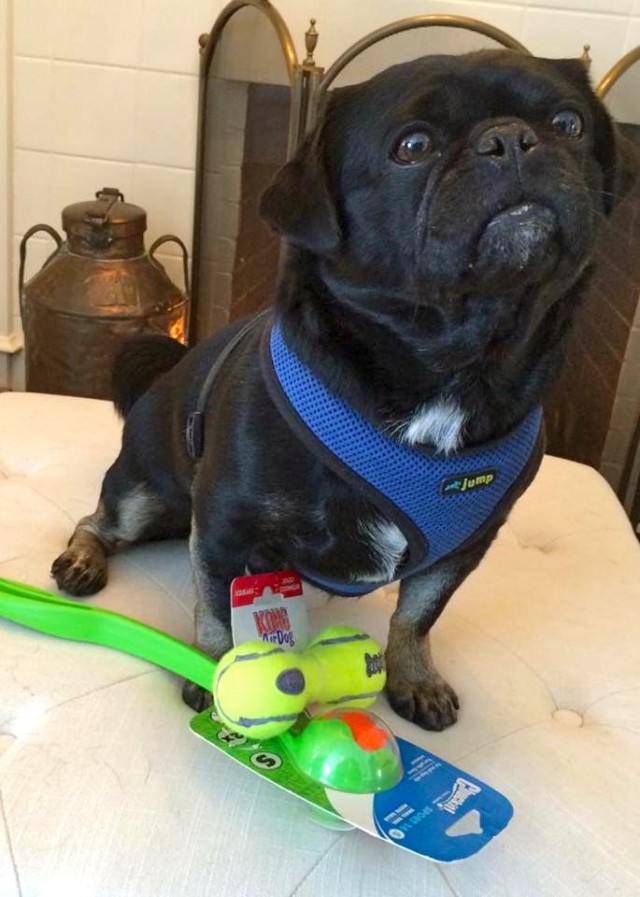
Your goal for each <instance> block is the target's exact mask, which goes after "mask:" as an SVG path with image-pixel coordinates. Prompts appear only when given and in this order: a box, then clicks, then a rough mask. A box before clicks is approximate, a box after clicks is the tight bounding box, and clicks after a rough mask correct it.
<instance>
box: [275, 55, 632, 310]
mask: <svg viewBox="0 0 640 897" xmlns="http://www.w3.org/2000/svg"><path fill="white" fill-rule="evenodd" d="M615 156H616V148H615V137H614V130H613V127H612V124H611V121H610V119H609V116H608V115H607V113H606V111H605V109H604V107H603V106H602V104H601V103H600V101H599V100H598V99H597V98H596V97H595V95H594V93H593V91H592V90H591V87H590V85H589V81H588V78H587V75H586V72H585V68H584V66H583V64H582V63H581V62H580V61H579V60H550V59H537V58H534V57H529V56H526V55H523V54H519V53H516V52H513V51H508V50H504V51H484V52H479V53H473V54H469V55H464V56H431V57H426V58H424V59H419V60H416V61H414V62H409V63H406V64H403V65H398V66H395V67H393V68H391V69H387V70H386V71H384V72H382V73H381V74H380V75H378V76H376V77H374V78H373V79H371V80H370V81H367V82H365V83H362V84H359V85H356V86H353V87H347V88H343V89H340V90H335V91H334V92H333V94H332V95H331V97H330V98H329V101H328V103H327V106H326V109H325V112H324V115H323V117H322V121H321V122H320V124H319V125H318V127H317V129H316V130H315V131H314V132H313V133H312V134H311V135H310V136H309V137H308V138H307V139H306V141H305V142H304V144H303V145H302V146H301V147H300V149H299V151H298V152H297V154H296V156H295V157H294V158H293V159H292V160H291V161H290V162H289V163H288V164H287V165H286V166H285V167H284V168H283V169H282V170H281V171H280V173H279V174H278V175H277V176H276V179H275V181H274V183H273V184H272V186H271V187H270V188H269V189H268V190H267V191H266V193H265V194H264V196H263V198H262V203H261V212H262V214H263V216H264V217H265V218H266V220H267V221H268V222H269V223H270V224H271V225H272V226H273V227H274V228H275V229H276V230H278V231H279V232H280V233H281V234H283V236H284V237H285V238H286V239H287V241H288V242H289V243H290V244H291V245H293V246H294V247H298V248H299V249H300V250H301V251H303V252H305V253H310V254H311V255H312V256H314V257H316V258H317V259H318V260H319V262H320V267H321V268H322V270H323V271H325V272H327V276H329V277H330V278H331V280H332V283H335V282H336V281H338V282H339V281H342V282H347V281H349V282H352V283H358V284H359V285H361V286H362V285H365V286H366V285H368V284H373V283H375V284H377V285H379V286H380V287H381V288H386V289H388V290H389V291H390V292H393V294H394V295H396V296H399V295H404V296H406V299H407V300H409V301H410V302H411V303H413V304H414V305H415V304H416V303H417V304H425V305H430V304H434V302H435V303H436V304H437V303H438V302H446V301H449V302H451V301H455V299H456V297H468V296H487V295H496V294H500V293H518V294H519V295H522V294H523V293H524V292H525V291H527V290H528V291H531V290H532V289H537V288H539V287H540V286H542V285H545V284H547V283H549V282H551V281H556V282H557V281H559V280H562V282H563V283H564V285H565V287H566V285H567V283H570V282H571V280H572V278H574V279H577V278H578V276H579V275H580V273H581V272H582V270H583V269H584V268H585V266H586V263H587V261H588V258H589V254H590V251H591V248H592V245H593V241H594V237H595V233H596V228H597V223H598V220H599V219H600V217H601V216H602V215H603V214H606V213H608V212H609V211H610V209H611V205H612V198H613V196H614V193H615V185H614V176H615Z"/></svg>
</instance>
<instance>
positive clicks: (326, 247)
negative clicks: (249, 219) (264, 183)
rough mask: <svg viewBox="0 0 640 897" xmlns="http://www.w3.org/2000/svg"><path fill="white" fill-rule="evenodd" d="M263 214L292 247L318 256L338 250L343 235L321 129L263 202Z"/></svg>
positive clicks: (302, 145) (288, 164) (308, 139)
mask: <svg viewBox="0 0 640 897" xmlns="http://www.w3.org/2000/svg"><path fill="white" fill-rule="evenodd" d="M260 214H261V216H262V217H263V218H264V220H265V221H266V222H267V223H268V224H270V225H271V227H272V228H273V229H274V230H276V231H278V233H280V234H282V236H283V237H285V238H286V239H287V240H288V241H289V243H292V244H293V245H294V246H299V247H301V248H303V249H309V250H311V251H312V252H314V253H316V254H318V255H331V254H332V253H333V252H335V250H336V249H337V248H338V247H339V245H340V241H341V237H342V234H341V231H340V226H339V224H338V216H337V211H336V205H335V200H334V195H333V189H332V187H331V184H330V183H329V174H328V171H327V162H326V158H325V147H324V139H323V134H322V131H321V129H318V130H316V131H315V132H313V133H312V134H311V135H309V136H308V137H307V138H306V139H305V140H304V141H303V143H302V144H301V146H300V147H299V148H298V150H297V151H296V154H295V156H294V157H293V158H292V159H291V160H290V161H289V162H287V163H286V165H285V166H284V167H283V168H281V169H280V171H279V172H278V173H277V174H276V176H275V178H274V180H273V183H272V184H271V186H270V187H268V188H267V189H266V190H265V192H264V193H263V194H262V197H261V198H260Z"/></svg>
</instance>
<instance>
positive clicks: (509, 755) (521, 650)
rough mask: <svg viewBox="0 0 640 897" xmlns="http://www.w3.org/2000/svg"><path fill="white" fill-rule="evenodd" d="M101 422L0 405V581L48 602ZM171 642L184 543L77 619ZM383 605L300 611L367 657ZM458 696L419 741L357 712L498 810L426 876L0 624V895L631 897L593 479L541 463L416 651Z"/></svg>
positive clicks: (638, 823) (637, 617)
mask: <svg viewBox="0 0 640 897" xmlns="http://www.w3.org/2000/svg"><path fill="white" fill-rule="evenodd" d="M119 430H120V427H119V423H118V421H117V419H116V417H115V415H114V413H113V411H112V409H111V407H110V406H109V405H108V404H106V403H103V402H98V401H92V400H87V399H72V398H62V397H55V396H39V395H29V394H17V393H15V394H14V393H6V394H3V395H0V576H4V577H10V578H13V579H18V580H22V581H25V582H28V583H31V584H33V585H37V586H41V587H44V588H51V587H52V583H51V580H50V579H49V575H48V570H49V567H50V564H51V561H52V559H53V558H54V557H55V555H56V554H57V553H59V552H60V551H61V549H62V548H63V546H64V545H65V542H66V540H67V538H68V536H69V534H70V531H71V529H72V526H73V523H74V521H75V520H76V519H77V518H78V517H80V516H81V515H83V514H85V513H87V512H89V511H91V510H93V508H94V506H95V503H96V499H97V495H98V490H99V486H100V481H101V477H102V474H103V473H104V471H105V469H106V468H107V466H108V465H109V463H110V462H111V460H112V459H113V458H114V457H115V455H116V453H117V445H118V438H119ZM93 600H94V601H95V603H96V604H99V605H101V606H103V607H108V608H111V609H114V610H117V611H120V612H123V613H126V614H128V615H130V616H134V617H137V618H139V619H142V620H144V621H145V622H150V623H153V624H154V625H155V626H157V627H159V628H161V629H165V630H167V631H169V632H171V633H173V634H175V635H177V636H178V637H180V638H184V639H189V638H190V635H191V614H192V607H193V600H194V593H193V586H192V583H191V578H190V572H189V564H188V558H187V550H186V545H185V544H183V543H165V544H156V545H152V546H143V547H138V548H135V549H132V550H130V551H128V552H125V553H122V554H121V555H119V556H117V557H116V558H114V560H113V562H112V565H111V578H110V581H109V584H108V586H107V588H106V589H105V590H104V591H103V592H102V593H101V594H99V595H98V596H96V598H95V599H93ZM393 603H394V594H393V589H389V590H387V591H386V592H378V593H376V594H374V595H372V596H370V597H367V598H365V599H362V600H360V601H358V602H352V601H350V602H345V603H344V604H341V603H338V602H332V603H331V605H330V606H328V605H326V604H325V603H324V602H320V601H318V600H317V601H315V602H314V604H315V610H314V616H315V619H316V621H317V623H318V625H320V623H322V622H325V621H326V620H330V619H331V620H333V621H334V622H357V623H358V624H359V625H362V626H363V627H365V628H367V629H369V630H370V631H371V632H372V634H373V635H375V636H377V637H378V638H380V639H381V640H384V639H385V637H386V630H387V625H388V618H389V614H390V612H391V610H392V608H393ZM434 652H435V655H436V660H437V661H438V663H439V666H440V668H441V670H442V672H443V673H444V674H445V676H447V677H448V679H449V681H450V682H451V683H452V685H453V686H454V687H455V688H456V690H457V691H458V693H459V695H460V698H461V702H462V710H461V714H460V719H459V721H458V723H457V724H456V725H455V726H453V727H452V728H451V729H448V730H447V731H446V732H443V733H441V734H429V733H425V732H422V731H421V730H419V729H417V728H416V727H414V726H411V725H409V724H408V723H406V722H405V721H403V720H400V719H398V718H397V717H395V716H394V714H393V713H392V712H391V711H390V710H389V709H388V707H387V706H386V705H385V703H384V702H383V701H381V702H380V704H379V707H378V708H377V709H379V710H380V712H381V713H382V715H383V716H385V717H386V719H387V720H388V721H390V722H391V725H392V727H393V728H394V730H395V731H396V732H397V733H398V734H401V735H404V736H405V737H408V738H410V739H411V740H414V741H416V742H419V743H421V744H423V745H424V746H425V747H427V748H428V749H429V750H432V751H433V752H434V753H438V754H440V755H441V756H443V757H445V758H447V759H449V760H451V761H452V762H454V763H457V764H459V765H461V766H462V767H463V768H466V769H467V770H468V771H469V772H471V773H473V774H475V775H477V776H479V777H480V778H482V779H484V780H485V781H487V782H489V783H491V784H492V785H494V786H495V787H497V788H498V789H499V790H501V791H502V792H503V793H504V794H505V795H507V797H509V799H510V800H511V801H512V803H513V804H514V806H515V817H514V819H513V821H512V823H511V825H510V826H509V828H508V829H507V830H506V831H505V832H504V833H503V834H502V835H501V836H500V837H499V838H498V839H497V840H495V841H494V842H493V843H492V844H490V845H489V846H488V848H487V849H486V850H485V851H484V852H482V853H480V854H479V855H478V856H476V857H474V858H472V859H470V860H467V861H465V862H464V863H460V864H457V865H453V866H446V867H445V866H436V865H434V864H431V863H429V862H427V861H425V860H420V859H418V858H414V857H412V856H410V855H408V854H404V853H402V852H401V851H399V850H396V849H395V848H393V847H391V846H390V845H387V844H384V843H383V842H381V841H378V840H376V839H373V838H371V837H368V836H366V835H364V834H362V833H359V832H355V831H354V832H347V833H340V832H332V831H327V830H325V829H323V828H320V827H318V825H317V824H316V823H314V822H313V821H312V820H311V819H310V818H309V817H308V815H307V811H306V809H305V806H304V805H303V804H302V803H301V802H299V801H296V800H295V799H293V798H291V797H289V796H288V795H286V794H284V793H281V792H280V791H279V790H277V789H275V788H273V787H272V786H270V785H268V784H267V783H264V782H262V781H261V780H259V779H258V778H257V777H255V776H251V775H250V774H249V773H247V771H246V770H244V769H242V768H241V767H239V766H236V765H235V764H233V763H231V762H230V761H229V760H228V759H226V758H225V757H224V756H223V755H222V754H219V753H218V752H216V751H215V750H214V749H213V748H212V747H210V746H208V745H207V744H205V743H204V742H202V741H200V740H198V739H197V738H196V737H194V736H193V735H192V734H191V732H190V730H189V726H188V721H189V718H190V711H189V710H188V709H187V708H186V707H185V706H184V705H183V704H182V702H181V699H180V687H179V682H178V680H177V679H176V678H175V677H173V676H172V675H170V674H168V673H166V672H164V671H162V670H158V669H156V668H153V667H151V666H149V665H148V664H146V663H144V662H142V661H139V660H136V659H134V658H131V657H128V656H126V655H124V654H119V653H117V652H114V651H110V650H108V649H105V648H99V647H95V646H90V645H82V644H76V643H71V642H64V641H60V640H56V639H53V638H48V637H46V636H42V635H40V634H37V633H34V632H32V631H29V630H27V629H24V628H21V627H19V626H15V625H12V624H9V623H5V622H3V621H1V620H0V895H2V897H18V895H21V897H54V895H55V897H57V895H61V897H125V895H126V897H129V895H130V897H151V895H153V897H173V895H175V897H181V895H183V894H188V895H189V897H200V895H202V897H204V895H215V897H232V895H233V897H240V895H242V897H245V895H252V897H254V895H255V897H289V895H296V897H325V895H326V897H335V895H345V897H351V895H367V897H390V895H392V894H398V895H402V897H418V895H420V897H422V895H425V897H426V895H435V897H439V895H447V897H450V895H451V894H456V895H458V897H478V895H481V897H492V895H496V897H497V895H515V897H520V895H527V897H528V895H531V897H590V895H593V897H603V895H614V894H615V895H618V897H627V895H628V897H632V895H638V894H639V893H640V850H639V849H638V847H639V845H640V549H639V548H638V544H637V542H636V540H635V538H634V536H633V534H632V531H631V528H630V526H629V524H628V522H627V520H626V518H625V516H624V514H623V512H622V510H621V508H620V506H619V505H618V503H617V501H616V499H615V497H614V495H613V494H612V492H611V491H610V489H609V487H608V486H607V485H606V483H605V482H604V481H603V480H602V479H601V478H600V477H599V475H598V474H596V473H595V472H594V471H592V470H591V469H589V468H586V467H582V466H580V465H577V464H572V463H570V462H566V461H561V460H558V459H555V458H549V457H548V458H546V459H545V461H544V464H543V468H542V470H541V472H540V474H539V476H538V478H537V479H536V481H535V483H534V485H533V486H532V487H531V488H530V490H529V492H528V493H527V494H526V495H525V497H524V498H523V499H522V500H521V501H520V503H519V504H518V506H517V507H516V509H515V511H514V513H513V514H512V516H511V518H510V520H509V522H508V524H507V525H506V526H505V527H504V528H503V530H502V532H501V533H500V536H499V538H498V540H497V542H496V543H495V544H494V546H493V547H492V549H491V551H490V553H489V555H488V556H487V558H486V559H485V561H484V563H483V564H482V566H481V567H480V569H479V570H478V571H476V572H475V573H474V574H473V575H472V576H471V577H470V579H469V580H468V581H467V582H466V583H465V584H464V586H463V587H462V588H461V589H460V591H459V593H458V594H457V595H456V596H455V598H454V599H453V600H452V602H451V604H450V606H449V608H448V609H447V611H446V612H445V614H444V616H443V617H442V619H441V621H440V622H439V623H438V625H437V627H436V630H435V634H434Z"/></svg>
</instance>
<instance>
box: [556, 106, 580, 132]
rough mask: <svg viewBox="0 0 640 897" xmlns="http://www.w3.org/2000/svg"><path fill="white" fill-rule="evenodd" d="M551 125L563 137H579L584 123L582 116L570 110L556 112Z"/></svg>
mask: <svg viewBox="0 0 640 897" xmlns="http://www.w3.org/2000/svg"><path fill="white" fill-rule="evenodd" d="M551 125H552V127H554V128H555V129H556V131H559V132H560V133H561V134H564V135H565V137H580V135H581V134H582V131H583V130H584V122H583V120H582V116H581V115H580V114H579V113H578V112H574V111H573V110H572V109H563V110H562V112H556V114H555V115H554V116H553V118H552V119H551Z"/></svg>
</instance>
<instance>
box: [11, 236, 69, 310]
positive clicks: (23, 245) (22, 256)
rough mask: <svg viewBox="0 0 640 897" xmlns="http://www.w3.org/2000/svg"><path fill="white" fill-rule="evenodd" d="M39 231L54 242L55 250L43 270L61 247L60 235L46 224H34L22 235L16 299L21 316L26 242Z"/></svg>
mask: <svg viewBox="0 0 640 897" xmlns="http://www.w3.org/2000/svg"><path fill="white" fill-rule="evenodd" d="M41 230H43V231H46V233H48V234H49V236H50V237H51V238H52V239H53V240H55V242H56V248H55V249H54V251H53V252H52V253H51V255H50V256H49V257H48V258H47V260H46V261H45V263H44V265H43V266H42V267H43V268H44V267H45V266H46V265H48V264H49V262H50V261H51V259H52V258H53V256H54V255H55V254H56V252H57V251H58V249H60V247H61V246H62V237H61V236H60V234H59V233H58V231H57V230H56V229H55V228H53V227H50V226H49V225H48V224H34V225H33V227H30V228H29V230H28V231H27V232H26V234H25V235H24V237H23V238H22V240H20V268H19V270H18V297H19V299H20V311H21V312H22V314H23V315H24V308H23V298H22V287H23V286H24V267H25V263H26V261H27V242H28V241H29V240H30V239H31V237H32V236H33V235H34V234H37V233H38V232H39V231H41Z"/></svg>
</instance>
